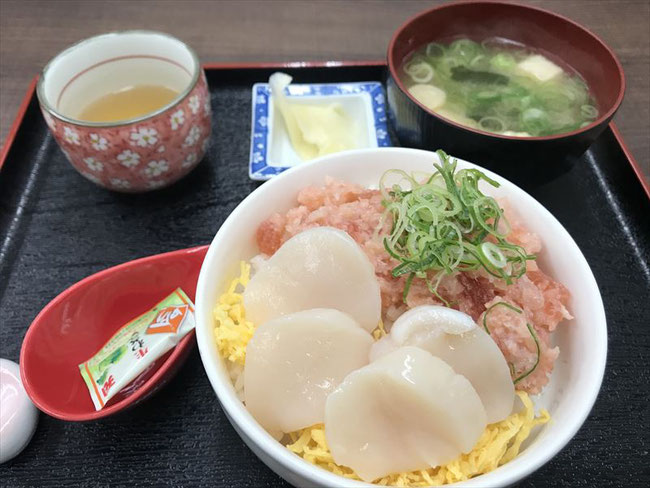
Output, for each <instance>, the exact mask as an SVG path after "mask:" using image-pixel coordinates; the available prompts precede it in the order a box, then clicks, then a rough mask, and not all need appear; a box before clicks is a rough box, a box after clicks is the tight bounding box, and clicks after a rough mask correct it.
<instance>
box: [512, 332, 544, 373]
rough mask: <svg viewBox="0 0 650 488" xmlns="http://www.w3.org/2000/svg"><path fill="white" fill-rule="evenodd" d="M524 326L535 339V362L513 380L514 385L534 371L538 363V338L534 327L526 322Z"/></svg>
mask: <svg viewBox="0 0 650 488" xmlns="http://www.w3.org/2000/svg"><path fill="white" fill-rule="evenodd" d="M526 327H528V332H530V335H531V336H532V337H533V340H534V341H535V347H536V348H537V358H536V359H535V364H533V366H532V367H531V368H530V369H529V370H528V371H526V372H525V373H523V374H522V375H521V376H519V377H518V378H516V379H515V380H513V383H514V384H515V385H516V384H517V383H519V382H520V381H521V380H523V379H524V378H525V377H526V376H528V375H529V374H531V373H532V372H533V371H535V369H536V368H537V365H538V364H539V357H540V348H539V339H537V334H535V329H533V326H532V325H530V324H529V323H528V322H526Z"/></svg>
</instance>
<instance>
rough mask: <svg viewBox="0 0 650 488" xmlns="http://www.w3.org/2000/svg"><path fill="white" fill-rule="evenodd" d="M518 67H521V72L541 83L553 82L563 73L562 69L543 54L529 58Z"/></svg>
mask: <svg viewBox="0 0 650 488" xmlns="http://www.w3.org/2000/svg"><path fill="white" fill-rule="evenodd" d="M517 66H519V69H520V70H522V71H523V72H525V73H526V74H528V75H530V76H533V77H535V78H537V79H538V80H539V81H548V80H551V79H553V78H555V77H556V76H558V75H559V74H560V73H562V68H560V67H559V66H558V65H557V64H555V63H553V62H552V61H549V60H548V59H546V58H545V57H544V56H542V55H541V54H533V55H532V56H528V57H527V58H526V59H524V60H523V61H521V62H520V63H519V64H518V65H517Z"/></svg>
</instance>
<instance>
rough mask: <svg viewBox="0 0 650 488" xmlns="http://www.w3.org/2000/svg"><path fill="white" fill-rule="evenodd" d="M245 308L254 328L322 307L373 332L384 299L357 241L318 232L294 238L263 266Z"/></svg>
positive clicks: (318, 229)
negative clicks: (352, 319) (281, 317)
mask: <svg viewBox="0 0 650 488" xmlns="http://www.w3.org/2000/svg"><path fill="white" fill-rule="evenodd" d="M244 306H245V308H246V316H247V318H248V319H249V320H251V321H252V322H253V323H254V324H262V323H264V322H266V321H267V320H271V319H274V318H276V317H279V316H280V315H284V314H287V313H292V312H297V311H299V310H307V309H310V308H318V307H323V308H335V309H337V310H341V311H343V312H345V313H348V314H350V315H351V316H352V318H354V319H355V320H356V321H357V322H359V324H361V326H362V327H363V328H364V329H366V330H367V331H372V330H373V329H374V328H375V327H377V324H378V323H379V319H380V314H381V296H380V293H379V283H378V282H377V278H376V277H375V270H374V267H373V266H372V264H371V263H370V260H369V259H368V257H367V256H366V254H365V253H364V252H363V249H361V247H360V246H359V245H358V244H357V243H356V242H355V241H354V239H352V237H350V236H349V235H348V234H347V233H345V232H343V231H341V230H338V229H334V228H331V227H315V228H313V229H308V230H306V231H304V232H301V233H300V234H297V235H295V236H294V237H292V238H291V239H289V240H288V241H287V242H285V243H284V244H283V245H282V247H280V248H279V249H278V250H277V251H276V252H275V254H273V256H271V257H270V258H269V259H268V261H266V263H264V264H263V266H262V267H261V268H260V269H259V271H257V273H255V275H254V276H253V277H252V278H251V280H250V283H249V284H248V286H247V287H246V291H245V292H244Z"/></svg>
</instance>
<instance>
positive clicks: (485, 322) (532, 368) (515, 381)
mask: <svg viewBox="0 0 650 488" xmlns="http://www.w3.org/2000/svg"><path fill="white" fill-rule="evenodd" d="M499 305H502V306H504V307H506V308H509V309H510V310H512V311H513V312H516V313H523V311H522V310H521V309H520V308H517V307H515V306H514V305H511V304H509V303H508V302H497V303H493V304H492V305H490V306H489V307H488V308H487V310H486V311H485V313H484V314H483V328H484V329H485V332H487V333H488V335H491V334H490V329H489V328H488V326H487V316H488V314H489V313H490V311H491V310H492V309H493V308H494V307H498V306H499ZM526 328H527V329H528V332H530V335H531V337H532V338H533V341H535V348H536V350H537V357H536V358H535V364H533V365H532V366H531V367H530V369H529V370H528V371H526V372H524V373H522V374H521V375H519V376H518V377H517V378H514V376H515V366H514V365H513V364H512V363H510V362H509V363H508V367H509V368H510V376H512V377H513V380H512V382H513V383H514V384H515V385H516V384H517V383H519V382H520V381H521V380H523V379H524V378H526V377H527V376H528V375H530V374H531V373H532V372H533V371H535V369H537V366H538V365H539V359H540V356H541V349H540V347H539V339H538V338H537V334H536V333H535V329H534V328H533V326H532V325H530V323H529V322H526Z"/></svg>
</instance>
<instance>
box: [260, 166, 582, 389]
mask: <svg viewBox="0 0 650 488" xmlns="http://www.w3.org/2000/svg"><path fill="white" fill-rule="evenodd" d="M297 200H298V205H297V206H296V207H294V208H292V209H291V210H289V211H288V212H287V213H286V214H284V215H282V214H274V215H272V216H271V217H270V218H268V219H267V220H266V221H264V222H263V223H262V224H261V225H260V226H259V228H258V229H257V243H258V246H259V248H260V251H261V252H262V253H263V254H265V255H268V256H270V255H272V254H273V253H274V252H275V251H276V250H277V249H278V248H279V247H280V246H281V245H282V244H283V243H284V242H285V241H286V240H287V239H289V238H290V237H292V236H294V235H296V234H298V233H300V232H302V231H304V230H306V229H309V228H311V227H317V226H330V227H335V228H337V229H341V230H344V231H346V232H347V233H348V234H350V235H351V236H352V238H354V240H355V241H356V242H358V243H359V245H360V246H361V247H362V248H363V249H364V251H365V253H366V254H367V255H368V258H369V259H370V261H371V262H372V264H373V265H374V267H375V273H376V275H377V279H378V281H379V285H380V288H381V298H382V309H383V310H382V312H383V317H384V319H385V322H386V323H387V324H390V323H392V322H393V321H394V320H395V319H396V318H397V317H398V316H399V315H400V314H402V313H403V312H404V311H405V310H406V309H407V308H411V307H415V306H418V305H425V304H437V305H441V304H442V302H440V301H439V300H438V299H437V298H436V297H435V296H434V295H433V294H432V293H431V292H430V291H429V290H428V288H427V286H426V284H425V283H424V282H423V280H417V279H416V280H414V281H413V284H412V286H411V289H410V292H409V296H408V297H407V300H406V303H404V301H403V291H404V284H405V280H406V278H405V277H400V278H394V277H393V276H392V274H391V271H392V269H393V268H394V267H395V266H396V265H397V264H398V262H397V261H396V260H395V259H394V258H392V257H391V256H390V255H389V254H388V253H387V252H386V251H385V250H384V246H383V243H382V235H385V234H388V233H389V232H390V226H391V222H390V221H385V222H383V223H382V221H381V219H382V216H383V215H384V208H383V206H382V203H381V195H380V193H379V191H378V190H369V189H367V188H363V187H361V186H359V185H354V184H349V183H344V182H341V181H337V180H334V179H327V180H326V182H325V186H323V187H315V186H309V187H307V188H304V189H303V190H302V191H300V192H299V193H298V198H297ZM502 205H504V206H506V207H507V205H505V204H503V203H502ZM505 212H506V215H507V216H508V218H509V220H510V224H511V227H512V231H511V232H510V234H509V235H508V237H507V238H508V240H509V241H510V242H513V243H516V244H519V245H521V246H522V247H524V248H525V249H526V251H527V252H528V253H529V254H535V253H538V252H539V251H540V250H541V248H542V244H541V240H540V239H539V237H538V236H536V235H535V234H533V233H531V232H529V231H528V230H527V229H526V228H525V227H524V226H523V224H522V223H521V222H520V221H518V220H515V218H514V217H515V216H514V215H513V212H512V211H511V210H508V209H507V208H506V210H505ZM438 293H439V294H440V295H441V296H442V297H443V298H444V299H445V300H446V301H447V302H448V303H449V304H451V305H452V306H453V307H454V308H457V309H458V310H460V311H462V312H465V313H467V314H468V315H470V316H472V318H473V319H474V320H476V321H477V322H478V323H479V324H480V325H481V326H482V323H483V322H482V320H483V314H484V313H485V311H486V309H487V308H488V307H490V306H491V305H493V304H494V303H496V302H499V301H505V302H508V303H510V304H512V305H514V306H516V307H519V308H520V309H522V310H523V313H522V314H518V313H516V312H514V311H512V310H510V309H508V308H507V307H504V306H497V307H494V308H493V309H492V310H491V311H490V313H489V315H488V318H487V326H488V328H489V331H490V334H491V337H492V338H493V339H494V341H495V342H496V343H497V345H498V346H499V348H500V349H501V351H502V352H503V355H504V356H505V358H506V361H508V363H509V365H510V367H511V370H512V371H513V374H514V376H515V377H518V376H521V375H522V374H523V373H524V372H526V371H529V370H530V369H531V368H532V367H533V366H534V364H535V361H536V360H537V347H536V345H535V340H534V338H533V336H532V335H531V333H530V331H529V330H528V327H527V326H526V324H527V323H529V324H531V325H532V327H533V328H534V331H535V332H536V335H537V338H538V342H539V346H540V357H539V364H538V365H537V367H536V368H535V369H534V371H533V372H532V373H531V374H530V375H528V376H526V377H525V378H523V379H522V380H521V381H520V382H519V383H518V384H517V388H518V389H522V390H525V391H527V392H529V393H539V392H540V391H541V389H542V388H543V387H544V385H546V383H548V380H549V376H550V374H551V372H552V370H553V363H554V362H555V359H556V358H557V356H558V354H559V349H558V348H557V347H552V346H551V332H552V331H553V330H554V329H555V328H556V327H557V325H558V324H559V323H560V322H561V321H562V320H563V319H570V318H572V317H571V315H570V314H569V312H568V310H567V308H566V307H567V304H568V302H569V298H570V294H569V291H568V290H567V289H566V287H564V285H562V284H561V283H558V282H557V281H554V280H553V279H552V278H550V277H549V276H547V275H546V274H544V272H543V271H541V270H540V269H539V267H538V266H537V263H536V262H534V261H529V262H528V267H527V272H526V274H525V275H524V276H522V277H521V278H519V279H518V280H516V281H515V283H514V284H512V285H506V283H505V282H503V280H500V279H499V278H495V277H493V276H491V275H489V274H487V273H485V272H482V271H481V270H477V271H470V272H458V273H455V274H453V275H449V276H445V277H444V278H443V279H442V281H441V282H440V285H439V286H438Z"/></svg>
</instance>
